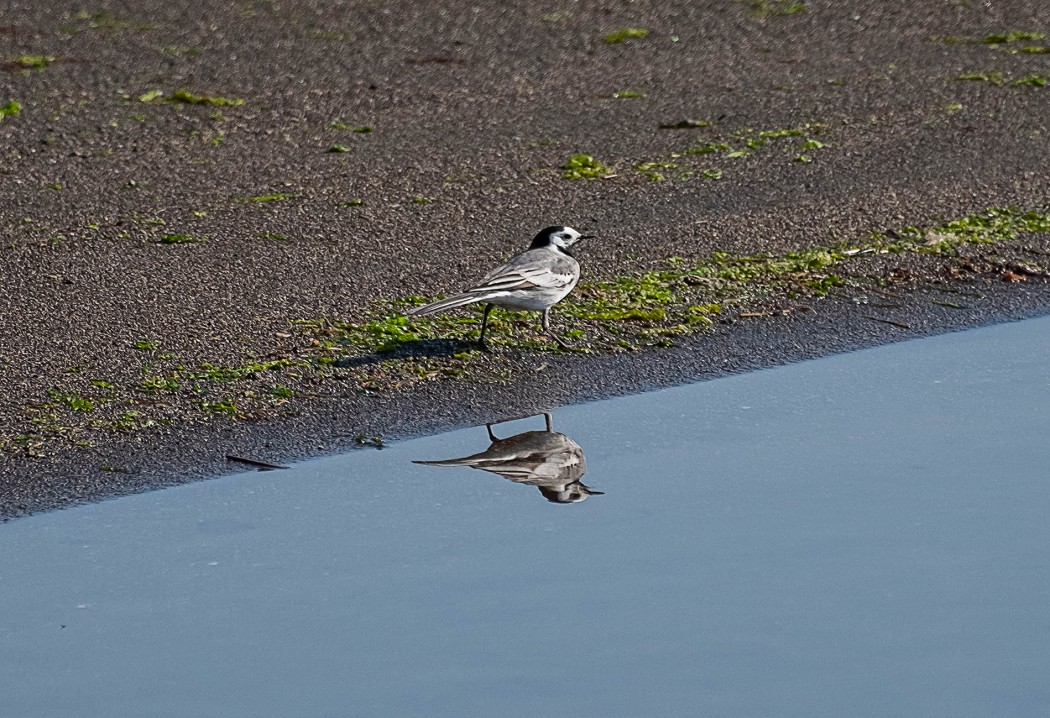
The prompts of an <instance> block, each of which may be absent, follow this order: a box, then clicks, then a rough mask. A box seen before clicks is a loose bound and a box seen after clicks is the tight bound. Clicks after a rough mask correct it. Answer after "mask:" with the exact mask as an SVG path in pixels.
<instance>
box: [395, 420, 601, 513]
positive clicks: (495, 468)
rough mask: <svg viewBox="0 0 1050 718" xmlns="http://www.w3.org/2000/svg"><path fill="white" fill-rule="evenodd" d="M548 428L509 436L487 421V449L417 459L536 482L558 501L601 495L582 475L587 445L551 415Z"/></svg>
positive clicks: (545, 493)
mask: <svg viewBox="0 0 1050 718" xmlns="http://www.w3.org/2000/svg"><path fill="white" fill-rule="evenodd" d="M544 416H545V417H546V419H547V430H546V431H526V432H524V433H521V434H515V435H514V436H508V437H507V438H506V439H500V438H499V437H497V436H496V435H495V434H493V433H492V424H486V425H485V428H486V429H487V430H488V433H489V441H491V442H492V445H491V446H489V448H487V449H485V450H484V451H482V452H480V453H477V454H472V455H470V456H464V457H462V458H459V459H442V460H440V461H413V462H412V463H413V464H425V465H427V466H469V467H470V468H472V469H480V470H482V471H488V472H490V473H493V474H499V475H500V476H502V477H503V478H505V479H509V480H510V481H513V482H514V483H516V484H527V485H529V486H535V487H536V488H537V489H539V490H540V493H541V494H543V498H545V499H547V500H548V501H550V502H551V503H555V504H576V503H579V502H580V501H584V500H586V499H587V497H588V496H600V495H601V494H602V493H603V492H601V491H595V490H594V489H592V488H590V487H589V486H587V485H586V484H584V483H583V482H582V481H580V479H581V478H582V477H583V475H584V474H586V473H587V459H585V458H584V456H583V449H582V448H580V445H579V444H577V443H576V442H575V441H573V440H572V439H570V438H569V437H567V436H566V435H565V434H559V433H558V432H556V431H554V429H553V427H552V426H551V415H550V414H544Z"/></svg>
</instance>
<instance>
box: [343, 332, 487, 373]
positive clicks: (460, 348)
mask: <svg viewBox="0 0 1050 718" xmlns="http://www.w3.org/2000/svg"><path fill="white" fill-rule="evenodd" d="M477 349H478V343H477V342H476V341H469V340H464V339H414V340H412V341H407V342H401V343H399V344H398V345H397V346H396V347H393V348H390V349H385V350H376V351H372V352H369V353H368V354H364V355H362V356H356V357H347V358H345V359H340V360H339V361H337V362H336V363H335V364H334V366H337V367H340V368H343V369H350V368H353V367H361V366H370V365H372V364H378V363H380V362H384V361H389V360H391V359H419V358H427V359H441V358H448V357H452V356H455V355H456V354H462V353H463V352H465V351H472V350H477Z"/></svg>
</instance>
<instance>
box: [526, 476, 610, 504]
mask: <svg viewBox="0 0 1050 718" xmlns="http://www.w3.org/2000/svg"><path fill="white" fill-rule="evenodd" d="M536 488H538V489H539V490H540V493H541V494H543V498H545V499H547V500H548V501H550V502H551V503H554V504H578V503H580V502H581V501H586V500H587V497H588V496H604V495H605V492H604V491H595V490H593V489H591V488H590V487H588V486H587V485H586V484H584V483H583V482H581V481H573V482H572V483H571V484H567V485H565V486H562V487H561V488H558V489H553V488H550V487H547V486H537V487H536Z"/></svg>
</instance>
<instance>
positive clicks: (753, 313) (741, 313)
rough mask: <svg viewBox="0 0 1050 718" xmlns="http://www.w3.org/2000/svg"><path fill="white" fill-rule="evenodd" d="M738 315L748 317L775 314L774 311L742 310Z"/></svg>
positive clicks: (742, 317)
mask: <svg viewBox="0 0 1050 718" xmlns="http://www.w3.org/2000/svg"><path fill="white" fill-rule="evenodd" d="M737 316H738V317H740V318H741V319H748V318H751V317H771V316H773V312H740V314H738V315H737Z"/></svg>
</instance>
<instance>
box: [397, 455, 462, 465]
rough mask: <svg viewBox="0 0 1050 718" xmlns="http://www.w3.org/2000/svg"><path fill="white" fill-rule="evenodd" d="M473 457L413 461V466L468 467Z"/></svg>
mask: <svg viewBox="0 0 1050 718" xmlns="http://www.w3.org/2000/svg"><path fill="white" fill-rule="evenodd" d="M473 458H474V457H473V456H465V457H463V458H462V459H441V460H439V461H413V462H412V463H413V464H423V465H424V466H470V460H471V459H473Z"/></svg>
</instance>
